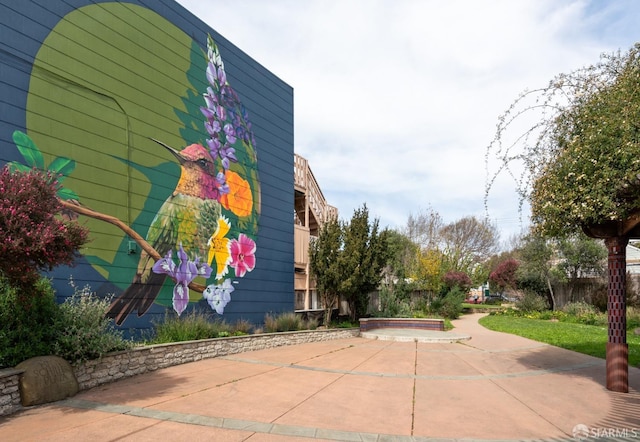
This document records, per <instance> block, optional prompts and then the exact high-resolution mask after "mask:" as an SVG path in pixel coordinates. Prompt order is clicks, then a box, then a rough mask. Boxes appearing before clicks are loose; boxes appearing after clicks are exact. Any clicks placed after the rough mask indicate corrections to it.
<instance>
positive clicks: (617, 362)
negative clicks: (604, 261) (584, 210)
mask: <svg viewBox="0 0 640 442" xmlns="http://www.w3.org/2000/svg"><path fill="white" fill-rule="evenodd" d="M604 242H605V244H606V246H607V250H608V252H609V259H608V269H609V285H608V289H607V315H608V324H609V326H608V330H609V338H608V340H607V375H606V376H607V389H608V390H611V391H616V392H620V393H628V392H629V346H628V344H627V304H626V280H627V262H626V259H627V253H626V249H627V243H628V242H629V237H627V236H616V237H610V238H606V239H605V241H604Z"/></svg>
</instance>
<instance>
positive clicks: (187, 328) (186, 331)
mask: <svg viewBox="0 0 640 442" xmlns="http://www.w3.org/2000/svg"><path fill="white" fill-rule="evenodd" d="M153 328H154V335H155V336H154V338H153V339H152V341H151V342H152V343H153V344H164V343H168V342H182V341H195V340H198V339H210V338H218V337H224V336H230V335H231V331H232V330H231V327H230V326H229V324H227V323H226V322H225V321H223V320H219V319H216V320H213V321H212V320H211V317H210V316H209V315H207V314H205V313H200V312H197V311H195V310H194V311H192V312H191V313H188V314H183V315H182V316H177V315H176V314H175V313H172V312H171V313H167V314H166V315H165V317H164V321H162V322H160V323H154V324H153Z"/></svg>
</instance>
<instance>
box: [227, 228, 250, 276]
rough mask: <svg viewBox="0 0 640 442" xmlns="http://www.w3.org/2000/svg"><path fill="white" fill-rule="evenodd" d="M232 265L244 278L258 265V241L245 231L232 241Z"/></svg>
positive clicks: (238, 274) (237, 273)
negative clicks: (256, 254)
mask: <svg viewBox="0 0 640 442" xmlns="http://www.w3.org/2000/svg"><path fill="white" fill-rule="evenodd" d="M230 248H231V264H230V265H231V267H233V268H234V270H235V272H236V276H237V277H238V278H242V277H243V276H244V275H245V273H247V272H250V271H251V270H253V268H254V267H255V266H256V256H255V253H256V243H255V241H254V240H252V239H251V238H249V237H248V236H247V235H245V234H244V233H241V234H240V235H239V236H238V239H234V240H232V241H231V245H230Z"/></svg>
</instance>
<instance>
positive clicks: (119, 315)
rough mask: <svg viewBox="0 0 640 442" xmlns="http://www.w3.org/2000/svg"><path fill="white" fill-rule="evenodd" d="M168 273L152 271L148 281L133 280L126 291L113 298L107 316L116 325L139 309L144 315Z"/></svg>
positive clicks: (140, 313)
mask: <svg viewBox="0 0 640 442" xmlns="http://www.w3.org/2000/svg"><path fill="white" fill-rule="evenodd" d="M165 278H166V275H159V274H157V273H152V274H151V275H150V277H149V279H148V281H146V282H144V283H142V282H135V281H134V282H133V283H131V285H130V286H129V287H127V288H126V290H125V291H124V292H122V294H121V295H120V296H118V297H117V298H116V299H114V300H113V302H112V303H111V305H110V306H109V310H107V313H106V316H107V317H108V318H112V319H114V320H115V323H116V325H122V323H123V322H124V321H125V319H127V317H128V316H129V315H130V314H131V313H132V312H133V311H134V310H137V312H138V316H142V315H144V314H145V313H146V312H147V310H149V308H150V307H151V305H153V301H155V299H156V297H157V296H158V293H159V292H160V289H161V288H162V284H163V282H164V280H165Z"/></svg>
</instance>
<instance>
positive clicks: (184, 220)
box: [107, 194, 222, 325]
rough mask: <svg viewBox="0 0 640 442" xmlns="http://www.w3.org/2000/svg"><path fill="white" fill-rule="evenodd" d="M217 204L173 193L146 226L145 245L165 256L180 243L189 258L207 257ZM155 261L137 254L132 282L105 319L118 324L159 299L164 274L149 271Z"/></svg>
mask: <svg viewBox="0 0 640 442" xmlns="http://www.w3.org/2000/svg"><path fill="white" fill-rule="evenodd" d="M221 213H222V211H221V206H220V203H219V202H218V201H216V200H212V199H202V198H198V197H194V196H190V195H183V194H173V195H171V196H170V197H169V198H167V200H166V201H165V202H164V203H163V204H162V206H161V207H160V210H159V211H158V213H157V214H156V216H155V218H154V219H153V221H152V222H151V225H150V226H149V231H148V233H147V238H146V239H147V242H148V243H149V244H150V245H151V246H152V247H153V248H154V249H155V250H156V251H157V252H158V253H159V254H160V256H165V255H166V254H167V253H168V252H169V251H170V250H174V251H175V250H177V249H178V246H179V245H180V244H182V246H183V248H184V249H185V250H186V251H187V252H188V253H189V254H190V255H194V254H195V255H197V256H200V257H206V256H207V241H208V240H209V238H210V236H211V234H212V233H213V232H214V231H215V230H216V227H217V223H218V219H219V217H220V216H221ZM154 262H155V261H154V260H153V259H152V258H151V257H150V256H149V255H148V254H147V253H146V252H144V251H143V252H142V253H141V254H140V260H139V261H138V270H137V272H136V276H135V277H134V279H133V282H132V283H131V285H130V286H129V287H127V289H126V290H125V291H124V292H123V293H122V294H121V295H120V296H118V297H117V298H116V299H115V300H114V301H113V302H112V303H111V306H110V307H109V310H108V312H107V316H108V317H111V318H114V319H115V323H116V324H117V325H121V324H122V323H123V322H124V320H125V319H126V318H127V316H129V314H131V313H132V312H133V311H137V312H138V316H142V315H144V314H145V313H146V312H147V311H148V310H149V308H150V307H151V306H152V305H153V302H154V301H155V300H156V298H157V297H158V293H159V292H160V290H161V289H162V286H163V284H164V281H165V279H166V277H167V275H165V274H158V273H154V272H153V271H152V268H153V264H154Z"/></svg>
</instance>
